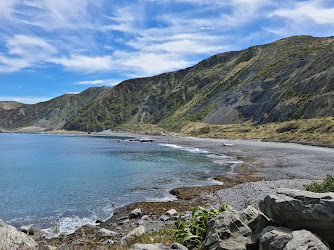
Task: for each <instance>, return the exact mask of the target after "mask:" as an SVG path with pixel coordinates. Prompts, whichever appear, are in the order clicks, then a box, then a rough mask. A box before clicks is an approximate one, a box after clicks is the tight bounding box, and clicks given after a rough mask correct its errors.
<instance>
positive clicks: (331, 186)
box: [304, 175, 334, 193]
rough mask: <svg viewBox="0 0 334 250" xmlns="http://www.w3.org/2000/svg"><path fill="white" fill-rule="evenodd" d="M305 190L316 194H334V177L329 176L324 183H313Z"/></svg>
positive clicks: (306, 186)
mask: <svg viewBox="0 0 334 250" xmlns="http://www.w3.org/2000/svg"><path fill="white" fill-rule="evenodd" d="M304 188H305V190H306V191H311V192H315V193H327V192H334V176H333V175H327V177H326V179H325V180H324V181H323V182H322V183H317V182H312V183H311V184H309V185H305V186H304Z"/></svg>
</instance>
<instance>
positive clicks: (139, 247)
mask: <svg viewBox="0 0 334 250" xmlns="http://www.w3.org/2000/svg"><path fill="white" fill-rule="evenodd" d="M167 249H170V248H169V246H168V245H164V244H160V243H156V244H139V243H137V244H134V245H133V246H132V247H131V248H130V250H167Z"/></svg>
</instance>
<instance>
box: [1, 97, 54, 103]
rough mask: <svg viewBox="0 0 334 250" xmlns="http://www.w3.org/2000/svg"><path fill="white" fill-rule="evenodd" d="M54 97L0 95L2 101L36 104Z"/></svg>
mask: <svg viewBox="0 0 334 250" xmlns="http://www.w3.org/2000/svg"><path fill="white" fill-rule="evenodd" d="M52 98H53V97H34V96H29V97H13V96H0V101H15V102H21V103H25V104H35V103H38V102H46V101H48V100H51V99H52Z"/></svg>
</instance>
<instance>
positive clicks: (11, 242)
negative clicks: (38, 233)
mask: <svg viewBox="0 0 334 250" xmlns="http://www.w3.org/2000/svg"><path fill="white" fill-rule="evenodd" d="M0 249H11V250H16V249H37V243H36V242H35V241H34V240H33V239H32V238H30V237H29V236H27V235H26V234H24V233H22V232H19V231H18V230H17V229H16V228H15V227H13V226H10V225H7V224H5V223H4V222H3V221H2V220H0Z"/></svg>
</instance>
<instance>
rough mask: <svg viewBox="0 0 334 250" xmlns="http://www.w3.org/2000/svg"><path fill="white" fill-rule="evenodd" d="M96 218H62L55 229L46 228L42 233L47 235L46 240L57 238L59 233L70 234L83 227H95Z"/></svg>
mask: <svg viewBox="0 0 334 250" xmlns="http://www.w3.org/2000/svg"><path fill="white" fill-rule="evenodd" d="M96 220H97V218H80V217H79V216H72V217H63V218H61V220H60V221H59V222H58V223H57V226H56V228H47V229H44V230H43V231H44V232H46V233H47V234H48V238H52V237H56V236H59V235H60V234H61V233H66V234H71V233H74V232H75V231H76V230H77V229H78V228H80V227H82V226H83V225H86V224H90V225H97V224H96V223H95V221H96Z"/></svg>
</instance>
